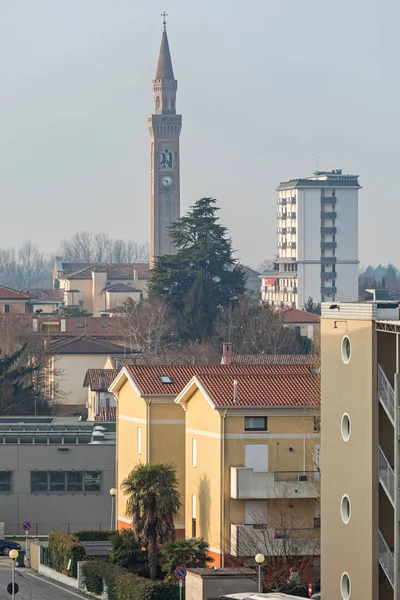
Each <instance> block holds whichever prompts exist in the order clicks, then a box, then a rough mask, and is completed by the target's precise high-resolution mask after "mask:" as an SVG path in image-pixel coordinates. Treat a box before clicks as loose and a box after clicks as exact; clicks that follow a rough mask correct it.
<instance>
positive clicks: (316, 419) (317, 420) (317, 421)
mask: <svg viewBox="0 0 400 600" xmlns="http://www.w3.org/2000/svg"><path fill="white" fill-rule="evenodd" d="M314 431H321V421H320V418H319V417H314Z"/></svg>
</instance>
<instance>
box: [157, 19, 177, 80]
mask: <svg viewBox="0 0 400 600" xmlns="http://www.w3.org/2000/svg"><path fill="white" fill-rule="evenodd" d="M156 79H174V70H173V68H172V61H171V53H170V51H169V44H168V37H167V30H166V27H165V23H164V31H163V33H162V38H161V46H160V54H159V56H158V63H157V72H156Z"/></svg>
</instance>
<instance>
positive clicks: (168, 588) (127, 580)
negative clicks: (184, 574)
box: [115, 573, 179, 600]
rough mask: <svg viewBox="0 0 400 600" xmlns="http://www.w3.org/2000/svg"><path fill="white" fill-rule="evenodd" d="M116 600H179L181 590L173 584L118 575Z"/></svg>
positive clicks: (124, 574)
mask: <svg viewBox="0 0 400 600" xmlns="http://www.w3.org/2000/svg"><path fill="white" fill-rule="evenodd" d="M115 591H116V595H115V600H178V598H179V588H178V586H177V585H176V584H173V583H163V582H162V581H151V579H144V578H143V577H137V576H136V575H132V574H131V573H121V574H119V575H117V577H116V582H115Z"/></svg>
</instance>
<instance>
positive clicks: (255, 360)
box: [231, 354, 316, 366]
mask: <svg viewBox="0 0 400 600" xmlns="http://www.w3.org/2000/svg"><path fill="white" fill-rule="evenodd" d="M231 364H235V365H310V366H312V365H315V364H316V361H315V358H314V357H313V356H312V354H234V355H233V356H232V358H231Z"/></svg>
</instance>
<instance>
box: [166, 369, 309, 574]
mask: <svg viewBox="0 0 400 600" xmlns="http://www.w3.org/2000/svg"><path fill="white" fill-rule="evenodd" d="M319 398H320V389H319V375H318V373H317V372H316V370H315V369H313V368H309V367H308V369H307V371H306V370H304V371H303V372H302V373H293V372H291V371H290V369H287V371H286V373H285V372H283V371H282V365H270V371H269V373H258V374H246V373H245V372H243V373H235V372H234V371H233V370H232V371H231V372H230V373H229V374H223V373H218V374H204V373H203V374H199V375H197V376H195V377H194V378H193V379H192V380H191V381H190V382H189V383H188V385H187V386H186V387H185V388H184V389H183V390H182V392H181V393H180V394H179V396H178V397H177V399H176V403H177V404H180V405H181V406H182V408H183V409H184V411H185V421H186V423H185V428H186V433H185V437H186V492H185V494H186V495H185V507H186V509H185V527H186V535H187V536H202V537H203V538H205V539H206V540H207V541H208V543H209V545H210V551H211V555H212V557H213V558H214V564H215V565H218V566H224V565H225V566H226V565H227V563H230V564H232V557H235V558H234V560H236V557H237V559H239V561H243V560H244V559H246V558H248V557H252V559H251V560H252V564H253V563H254V556H255V555H256V554H257V553H262V554H264V556H266V557H269V556H281V557H283V556H285V557H286V558H288V559H290V558H292V559H293V564H294V566H296V565H299V563H300V562H302V564H303V565H304V564H305V562H304V558H305V557H308V558H310V557H311V563H313V562H314V559H315V563H316V564H315V567H316V568H317V569H319V567H318V561H319V527H320V514H319V448H320V445H319V444H320V440H319V432H318V431H316V429H317V423H318V419H315V415H316V411H318V406H319ZM309 562H310V561H309Z"/></svg>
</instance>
